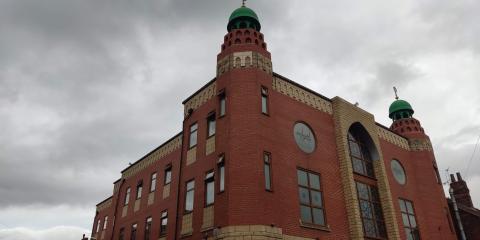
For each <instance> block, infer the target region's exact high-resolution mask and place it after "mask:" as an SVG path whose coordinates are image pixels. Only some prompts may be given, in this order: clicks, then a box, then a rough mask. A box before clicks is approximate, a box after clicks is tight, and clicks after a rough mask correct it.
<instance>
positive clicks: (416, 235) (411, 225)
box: [398, 199, 420, 240]
mask: <svg viewBox="0 0 480 240" xmlns="http://www.w3.org/2000/svg"><path fill="white" fill-rule="evenodd" d="M398 203H399V204H400V212H401V213H402V222H403V228H404V229H405V235H406V236H407V239H409V240H410V239H411V240H419V239H420V232H419V231H418V226H417V220H416V219H415V212H414V210H413V202H411V201H408V200H404V199H398Z"/></svg>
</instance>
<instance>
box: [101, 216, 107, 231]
mask: <svg viewBox="0 0 480 240" xmlns="http://www.w3.org/2000/svg"><path fill="white" fill-rule="evenodd" d="M107 225H108V215H107V216H105V217H104V218H103V228H102V230H103V231H105V230H107Z"/></svg>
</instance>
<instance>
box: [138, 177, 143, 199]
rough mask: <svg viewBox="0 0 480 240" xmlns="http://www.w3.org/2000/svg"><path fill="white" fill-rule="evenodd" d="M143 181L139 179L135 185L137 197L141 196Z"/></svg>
mask: <svg viewBox="0 0 480 240" xmlns="http://www.w3.org/2000/svg"><path fill="white" fill-rule="evenodd" d="M142 190H143V182H142V181H140V182H139V183H138V185H137V199H140V198H142Z"/></svg>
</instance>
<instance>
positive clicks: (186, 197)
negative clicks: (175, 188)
mask: <svg viewBox="0 0 480 240" xmlns="http://www.w3.org/2000/svg"><path fill="white" fill-rule="evenodd" d="M190 182H193V187H192V188H191V189H188V184H189V183H190ZM189 192H192V195H191V196H192V209H191V210H189V209H187V202H188V196H189V195H188V193H189ZM194 209H195V178H192V179H190V180H188V181H186V182H185V206H184V213H185V214H188V213H191V212H193V210H194Z"/></svg>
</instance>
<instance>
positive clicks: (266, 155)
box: [263, 151, 273, 192]
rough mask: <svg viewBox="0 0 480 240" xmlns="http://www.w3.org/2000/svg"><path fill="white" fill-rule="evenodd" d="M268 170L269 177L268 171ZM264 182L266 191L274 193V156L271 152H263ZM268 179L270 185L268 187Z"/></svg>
mask: <svg viewBox="0 0 480 240" xmlns="http://www.w3.org/2000/svg"><path fill="white" fill-rule="evenodd" d="M267 168H268V175H267V172H266V169H267ZM263 176H264V178H263V181H264V187H265V191H268V192H273V181H272V179H273V178H272V154H271V153H270V152H266V151H264V152H263ZM267 179H268V185H267Z"/></svg>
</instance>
